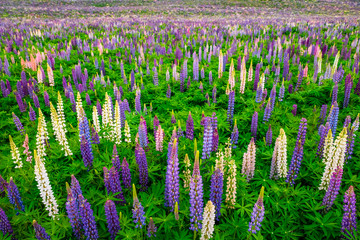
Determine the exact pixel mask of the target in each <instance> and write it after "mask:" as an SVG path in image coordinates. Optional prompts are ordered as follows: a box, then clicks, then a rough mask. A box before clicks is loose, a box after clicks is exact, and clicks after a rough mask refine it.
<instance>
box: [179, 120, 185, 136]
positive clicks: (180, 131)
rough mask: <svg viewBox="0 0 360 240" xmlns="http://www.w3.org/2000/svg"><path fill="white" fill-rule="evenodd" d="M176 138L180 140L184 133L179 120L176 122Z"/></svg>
mask: <svg viewBox="0 0 360 240" xmlns="http://www.w3.org/2000/svg"><path fill="white" fill-rule="evenodd" d="M177 136H178V137H179V138H180V137H184V131H183V130H182V129H181V124H180V120H179V121H178V130H177Z"/></svg>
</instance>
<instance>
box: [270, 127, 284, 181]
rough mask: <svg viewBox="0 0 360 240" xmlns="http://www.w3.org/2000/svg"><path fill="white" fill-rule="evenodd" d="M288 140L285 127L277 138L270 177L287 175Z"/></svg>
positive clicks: (276, 177)
mask: <svg viewBox="0 0 360 240" xmlns="http://www.w3.org/2000/svg"><path fill="white" fill-rule="evenodd" d="M286 147H287V141H286V135H285V132H284V129H280V134H279V137H278V138H277V139H276V142H275V147H274V152H273V157H272V161H271V170H270V179H271V178H273V177H275V179H278V178H279V177H286V174H287V150H286Z"/></svg>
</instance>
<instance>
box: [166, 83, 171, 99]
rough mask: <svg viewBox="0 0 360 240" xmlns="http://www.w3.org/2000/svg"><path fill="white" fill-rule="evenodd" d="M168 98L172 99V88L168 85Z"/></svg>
mask: <svg viewBox="0 0 360 240" xmlns="http://www.w3.org/2000/svg"><path fill="white" fill-rule="evenodd" d="M166 97H167V98H171V88H170V84H168V89H167V90H166Z"/></svg>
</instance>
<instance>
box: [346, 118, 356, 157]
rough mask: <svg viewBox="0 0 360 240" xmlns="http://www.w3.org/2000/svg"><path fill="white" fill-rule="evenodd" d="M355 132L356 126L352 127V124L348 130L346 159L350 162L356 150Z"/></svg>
mask: <svg viewBox="0 0 360 240" xmlns="http://www.w3.org/2000/svg"><path fill="white" fill-rule="evenodd" d="M354 132H355V126H354V124H353V126H351V127H350V124H349V126H348V129H347V141H346V152H345V159H346V160H350V159H351V158H352V154H353V150H354V140H355V139H354V137H355V135H354Z"/></svg>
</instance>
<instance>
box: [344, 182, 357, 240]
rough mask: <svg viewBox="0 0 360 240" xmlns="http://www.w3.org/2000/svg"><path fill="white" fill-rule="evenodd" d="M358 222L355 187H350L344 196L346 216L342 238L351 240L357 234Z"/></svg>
mask: <svg viewBox="0 0 360 240" xmlns="http://www.w3.org/2000/svg"><path fill="white" fill-rule="evenodd" d="M356 225H357V221H356V196H355V191H354V187H353V186H350V187H349V189H348V190H347V191H346V192H345V196H344V215H343V219H342V222H341V232H342V233H343V234H344V236H342V238H344V239H349V237H350V238H352V237H355V236H356V234H357V227H356Z"/></svg>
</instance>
